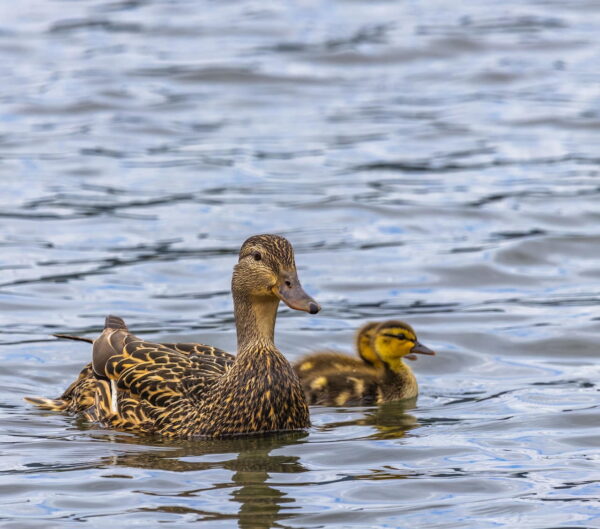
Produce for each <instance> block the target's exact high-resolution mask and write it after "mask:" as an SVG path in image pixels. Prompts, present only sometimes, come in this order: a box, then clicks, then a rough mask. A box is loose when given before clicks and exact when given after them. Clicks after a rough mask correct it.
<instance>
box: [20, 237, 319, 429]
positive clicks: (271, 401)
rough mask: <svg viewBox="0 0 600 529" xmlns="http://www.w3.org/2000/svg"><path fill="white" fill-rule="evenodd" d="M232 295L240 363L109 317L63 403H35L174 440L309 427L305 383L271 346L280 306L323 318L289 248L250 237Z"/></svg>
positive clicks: (278, 241) (237, 268)
mask: <svg viewBox="0 0 600 529" xmlns="http://www.w3.org/2000/svg"><path fill="white" fill-rule="evenodd" d="M232 293H233V298H234V308H235V319H236V330H237V336H238V350H239V352H238V354H237V355H236V356H233V355H230V354H228V353H226V352H224V351H221V350H220V349H217V348H214V347H210V346H205V345H202V344H185V343H184V344H155V343H150V342H146V341H144V340H141V339H139V338H137V337H136V336H134V335H133V334H131V333H130V332H129V331H128V330H127V327H126V326H125V323H124V322H123V321H122V320H121V319H120V318H117V317H114V316H109V317H108V318H107V321H106V327H105V330H104V331H103V333H102V335H101V336H100V337H99V338H98V339H97V340H95V341H94V345H93V349H94V351H93V361H92V363H91V364H88V365H87V366H86V368H85V369H84V370H83V371H82V372H81V374H80V376H79V378H78V379H77V380H76V381H75V382H74V383H73V384H72V385H71V386H70V387H69V388H68V389H67V391H65V393H64V394H63V395H62V396H61V397H60V399H42V398H30V399H28V400H29V401H30V402H32V403H34V404H36V405H38V406H40V407H42V408H45V409H53V410H65V411H76V412H80V413H82V414H83V415H84V417H86V418H87V419H88V420H90V421H94V422H99V423H102V424H104V425H106V426H109V427H112V428H117V429H121V430H131V431H138V432H142V433H153V434H160V435H163V436H167V437H225V436H231V435H240V434H248V433H258V432H275V431H288V430H298V429H303V428H306V427H308V426H309V425H310V421H309V415H308V406H307V404H306V400H305V397H304V392H303V390H302V387H301V385H300V381H299V380H298V377H297V376H296V373H295V372H294V370H293V368H292V366H291V365H290V364H289V362H288V361H287V360H286V359H285V357H284V356H283V355H282V354H281V353H280V352H279V351H278V350H277V348H276V347H275V345H274V343H273V335H274V325H275V317H276V313H277V306H278V304H279V299H283V300H284V301H286V303H288V304H290V303H292V304H293V306H294V308H298V309H299V310H306V311H309V310H310V312H311V313H314V312H316V311H318V304H317V303H316V302H315V301H314V300H313V299H312V298H310V297H309V296H308V295H307V294H306V293H305V292H304V291H303V290H302V288H301V286H300V283H299V281H298V279H297V276H296V270H295V264H294V254H293V249H292V246H291V244H290V243H289V242H288V241H287V240H286V239H284V238H283V237H279V236H273V235H259V236H254V237H251V238H249V239H248V240H247V241H246V242H245V243H244V244H243V245H242V248H241V250H240V254H239V261H238V264H237V265H236V266H235V268H234V274H233V279H232ZM286 296H289V297H286ZM288 299H289V300H291V301H288ZM290 306H292V305H290ZM313 309H316V310H314V311H313ZM114 386H116V395H117V399H116V408H115V406H114V400H113V397H114V395H113V394H112V389H111V388H112V387H114Z"/></svg>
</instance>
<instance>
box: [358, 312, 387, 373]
mask: <svg viewBox="0 0 600 529" xmlns="http://www.w3.org/2000/svg"><path fill="white" fill-rule="evenodd" d="M378 325H379V323H378V322H376V321H371V322H369V323H365V324H364V325H363V326H362V327H361V328H360V329H358V331H357V332H356V350H357V351H358V356H360V357H361V358H362V360H363V361H364V362H365V364H368V365H370V366H373V367H381V365H382V364H381V359H380V358H379V357H378V356H377V353H376V352H375V349H373V342H372V340H373V335H374V331H375V328H376V327H377V326H378Z"/></svg>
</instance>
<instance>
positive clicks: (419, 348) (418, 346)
mask: <svg viewBox="0 0 600 529" xmlns="http://www.w3.org/2000/svg"><path fill="white" fill-rule="evenodd" d="M410 353H411V354H415V353H416V354H420V355H434V354H435V351H432V350H431V349H429V347H427V346H425V345H423V344H422V343H421V342H417V343H415V345H414V346H413V348H412V349H411V350H410Z"/></svg>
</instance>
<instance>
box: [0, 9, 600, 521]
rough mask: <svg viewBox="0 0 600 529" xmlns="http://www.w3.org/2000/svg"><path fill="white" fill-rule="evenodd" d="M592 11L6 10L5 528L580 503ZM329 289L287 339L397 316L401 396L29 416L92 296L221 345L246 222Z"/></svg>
mask: <svg viewBox="0 0 600 529" xmlns="http://www.w3.org/2000/svg"><path fill="white" fill-rule="evenodd" d="M598 27H600V4H598V2H595V1H592V0H574V1H571V2H556V1H553V0H544V1H542V0H528V1H525V2H523V1H521V2H516V1H511V0H509V1H507V2H502V3H498V2H476V1H474V0H469V1H465V2H460V3H456V2H448V1H442V0H433V1H430V2H413V1H409V2H392V1H384V0H375V1H371V0H369V1H362V0H315V1H311V2H271V1H264V0H263V1H261V2H255V1H250V0H246V1H241V0H240V1H223V2H212V1H204V2H197V1H191V0H170V1H167V0H149V1H110V0H90V1H88V2H73V1H67V0H60V1H59V0H31V1H29V2H21V3H19V2H8V3H5V4H3V5H2V6H1V7H0V76H1V78H2V83H0V102H1V105H0V176H1V181H2V188H1V191H0V247H1V250H2V251H1V252H0V309H1V310H0V358H1V360H2V361H1V363H0V384H1V387H2V388H3V389H2V394H1V398H0V408H1V413H2V429H1V430H0V432H1V441H2V445H1V448H0V454H1V458H0V465H1V467H0V472H1V476H0V491H1V492H2V494H1V495H0V524H2V527H6V528H14V529H16V528H19V529H21V528H38V527H42V526H43V527H48V528H53V527H69V526H75V525H77V526H80V524H81V523H85V524H86V527H90V528H95V527H98V528H103V529H104V528H106V527H108V526H110V527H114V528H119V527H132V526H134V525H136V524H138V525H141V524H147V525H151V526H155V525H158V524H161V525H162V526H166V527H182V526H186V525H188V524H195V525H198V524H199V523H202V524H204V525H205V526H207V527H211V528H213V527H215V528H218V527H223V528H229V527H236V526H237V527H241V528H270V527H280V528H281V527H287V528H319V527H328V528H329V527H331V528H336V529H339V528H351V527H360V528H364V527H372V528H389V527H402V528H404V527H406V528H414V527H418V528H420V529H423V528H444V529H445V528H464V527H469V528H482V529H487V528H497V527H510V528H511V529H512V528H515V527H518V528H520V529H521V528H539V529H542V528H556V527H561V528H567V527H600V505H599V501H598V497H600V485H599V481H600V437H599V435H598V424H599V419H600V413H599V397H600V395H599V392H598V383H599V378H600V366H599V364H598V353H599V349H600V347H599V345H598V344H599V336H600V272H599V269H598V263H599V260H600V229H599V226H600V178H599V168H600V155H599V153H598V137H599V136H598V134H599V132H600V92H599V90H598V87H599V86H600V70H599V69H598V64H600V43H599V41H598ZM263 232H275V233H280V234H283V235H285V236H287V237H288V238H289V239H290V240H291V241H292V243H293V244H294V246H295V248H296V252H297V255H296V261H297V264H298V267H299V274H300V277H301V280H302V282H303V283H304V286H305V288H306V289H307V291H309V292H310V293H311V294H313V295H314V297H315V298H316V299H318V300H319V301H320V302H321V304H322V305H323V307H324V310H323V312H322V313H320V314H318V315H316V316H310V315H307V314H303V313H295V312H292V311H290V310H289V309H287V308H282V309H281V310H280V316H279V320H278V328H277V343H278V345H279V347H280V349H281V350H282V351H284V352H285V353H286V355H287V356H288V358H290V360H293V359H296V358H298V357H299V356H300V355H302V354H303V353H305V352H307V351H309V350H313V349H316V348H336V349H343V350H347V351H350V350H351V344H352V335H353V332H354V330H355V329H356V328H357V327H358V326H359V325H361V324H362V323H363V322H365V321H369V320H377V319H385V318H401V319H405V320H407V321H409V322H410V323H411V324H412V325H413V326H414V327H415V328H416V330H417V332H418V333H419V336H420V338H421V340H422V341H423V342H424V343H425V344H427V345H428V346H430V347H432V348H434V349H436V350H437V351H438V356H436V357H433V358H420V359H419V361H418V362H416V363H415V364H412V365H413V366H414V369H415V372H416V374H417V376H418V378H419V381H420V385H421V396H420V398H419V401H418V404H417V406H416V407H413V408H407V407H406V406H403V405H402V404H401V403H394V404H389V405H386V406H381V407H379V408H377V407H372V408H339V409H334V408H324V407H315V408H313V409H312V421H313V426H312V428H311V429H310V430H309V431H307V432H305V433H298V434H289V435H281V436H273V437H267V438H254V439H235V440H229V441H204V442H173V441H169V442H167V441H162V440H160V439H154V438H142V437H136V436H133V435H127V434H123V433H117V432H111V431H106V430H102V429H99V428H98V427H95V426H93V425H89V424H86V423H84V422H82V421H81V420H80V419H77V418H75V417H69V416H65V415H60V414H51V413H44V412H40V411H36V410H33V409H32V408H31V407H29V406H28V405H26V404H25V403H24V402H23V400H22V398H23V396H24V395H31V394H42V395H47V396H53V395H57V394H59V393H60V392H61V391H62V390H63V389H64V387H65V386H66V385H67V383H69V382H70V381H71V380H72V378H73V377H74V376H75V375H76V373H77V372H78V370H79V369H80V368H81V366H82V365H83V364H84V363H85V362H87V361H88V359H89V357H90V348H89V347H88V346H86V345H85V344H82V343H64V342H59V341H57V340H54V339H52V338H51V337H50V335H51V334H52V333H54V332H57V331H62V332H71V333H77V334H82V335H86V336H91V337H93V336H95V335H96V334H97V333H98V332H99V330H100V329H101V326H102V323H103V319H104V316H105V315H106V314H109V313H114V314H118V315H120V316H123V317H124V318H125V319H126V321H127V322H128V323H129V325H130V327H131V328H132V329H133V330H134V331H135V332H136V333H137V334H139V335H141V336H144V337H146V338H148V339H151V340H161V341H173V340H176V339H182V340H201V341H205V342H208V343H211V344H214V345H217V346H221V347H224V348H227V349H229V350H234V348H235V337H234V333H233V320H232V305H231V299H230V294H229V282H230V273H231V269H232V267H233V265H234V263H235V255H236V252H237V250H238V248H239V245H240V243H241V242H242V241H243V240H244V239H245V238H246V237H247V236H249V235H251V234H255V233H263Z"/></svg>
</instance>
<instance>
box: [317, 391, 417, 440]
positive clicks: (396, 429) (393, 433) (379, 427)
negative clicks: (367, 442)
mask: <svg viewBox="0 0 600 529" xmlns="http://www.w3.org/2000/svg"><path fill="white" fill-rule="evenodd" d="M413 404H414V401H411V400H400V401H394V402H386V403H384V404H381V405H379V406H377V408H371V409H367V410H366V411H363V412H361V413H360V416H359V417H358V418H355V419H351V420H347V421H338V422H330V423H327V424H324V425H323V426H320V427H319V429H320V430H322V431H329V430H337V429H339V428H345V427H354V426H372V427H373V428H374V429H375V431H374V432H373V433H370V434H369V435H367V438H368V439H400V438H402V437H404V436H405V435H406V434H407V433H408V432H409V431H410V430H412V429H414V428H418V427H419V426H420V424H419V421H418V420H417V418H416V417H415V416H414V415H411V414H410V413H407V411H409V410H410V409H412V407H413ZM344 411H345V413H347V412H348V411H349V410H344Z"/></svg>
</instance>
